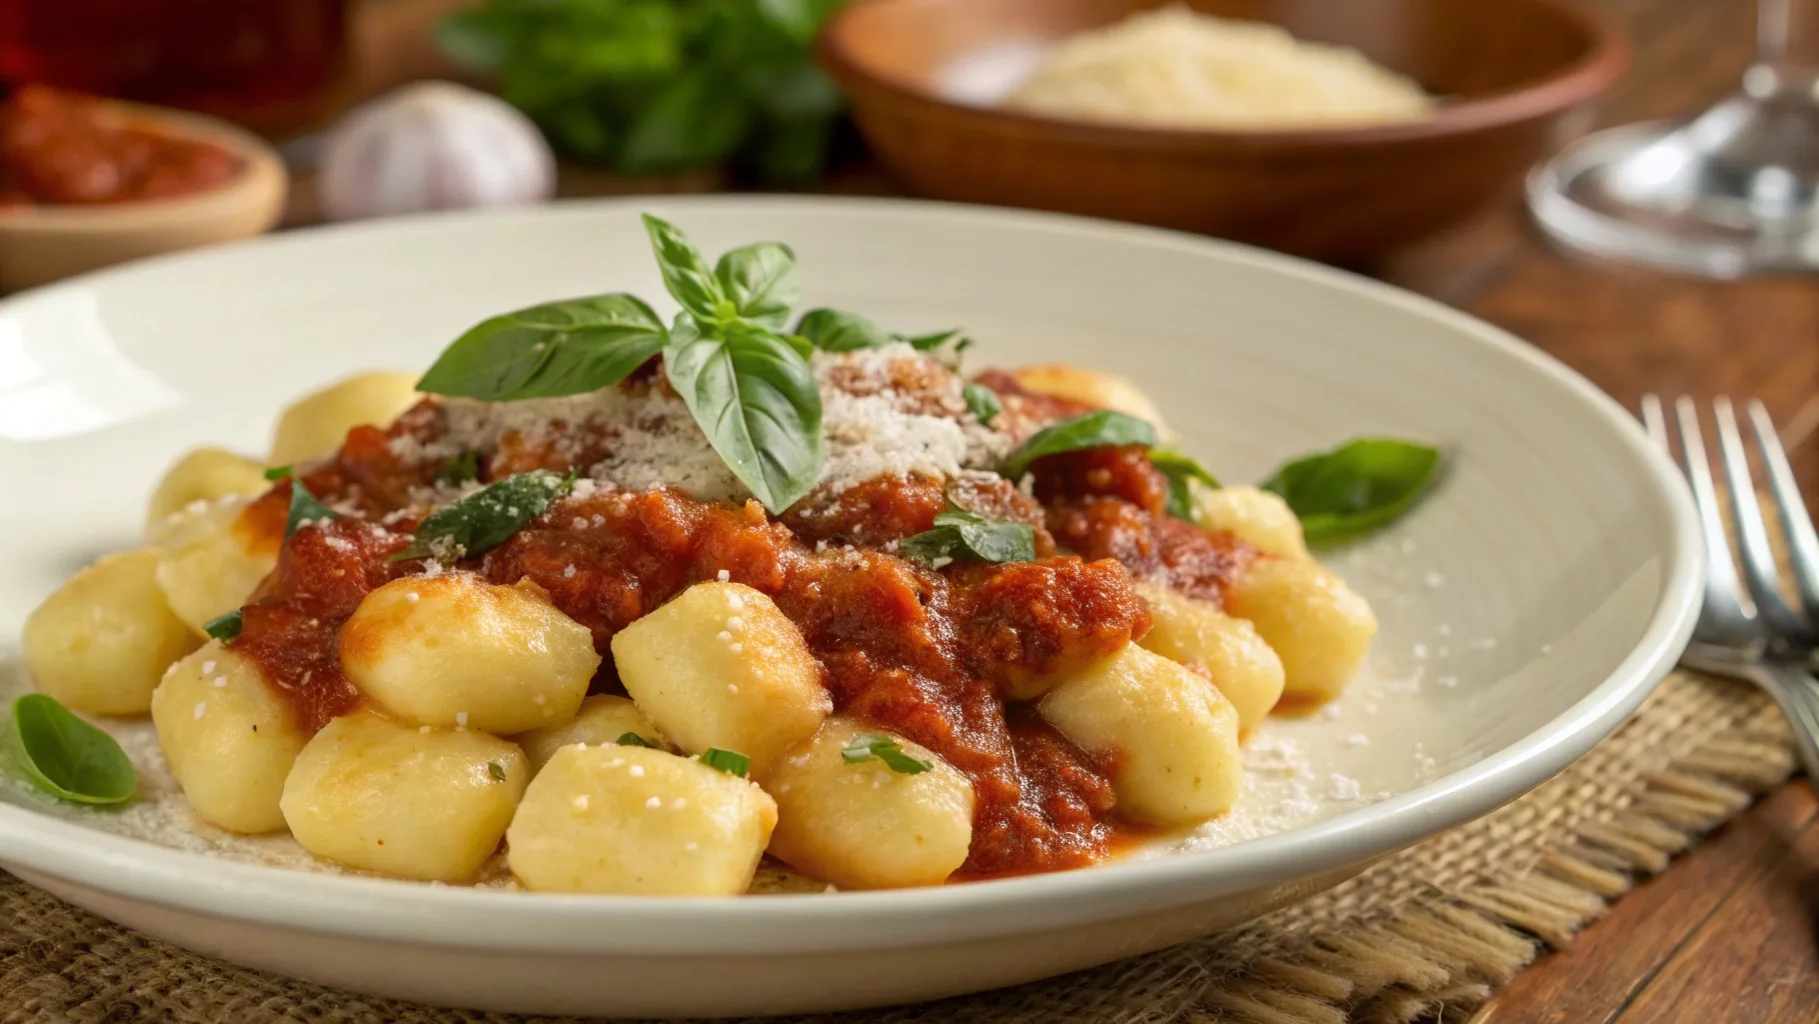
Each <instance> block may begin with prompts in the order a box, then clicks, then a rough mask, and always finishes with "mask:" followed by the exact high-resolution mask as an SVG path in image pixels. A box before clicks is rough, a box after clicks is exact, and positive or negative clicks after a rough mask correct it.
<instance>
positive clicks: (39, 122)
mask: <svg viewBox="0 0 1819 1024" xmlns="http://www.w3.org/2000/svg"><path fill="white" fill-rule="evenodd" d="M240 170H241V161H240V158H239V157H238V156H236V155H235V154H233V153H232V152H230V151H228V150H226V149H224V148H222V147H220V146H217V145H215V144H213V143H209V142H203V141H201V140H197V139H188V138H180V137H178V136H175V135H170V134H166V133H164V132H159V131H154V130H151V129H149V128H144V127H140V126H137V125H134V124H132V123H131V122H130V121H129V120H127V119H126V118H124V117H122V116H121V114H120V113H118V112H117V111H116V110H114V109H112V108H109V107H108V106H106V105H104V104H103V103H101V102H99V101H97V100H94V99H90V98H88V97H86V96H81V95H78V94H75V93H66V92H60V91H58V90H55V89H50V88H46V87H44V86H25V87H23V88H21V89H19V90H18V92H16V93H15V94H14V95H13V96H12V98H11V99H9V100H7V101H6V102H5V103H0V208H4V207H6V206H29V205H36V204H45V205H92V204H98V203H126V202H136V201H139V200H145V199H165V198H170V197H173V196H184V195H191V194H194V193H197V192H205V191H208V190H209V189H212V188H218V187H220V186H222V185H224V184H226V183H227V182H228V181H230V180H232V179H233V178H234V176H235V175H237V174H239V173H240Z"/></svg>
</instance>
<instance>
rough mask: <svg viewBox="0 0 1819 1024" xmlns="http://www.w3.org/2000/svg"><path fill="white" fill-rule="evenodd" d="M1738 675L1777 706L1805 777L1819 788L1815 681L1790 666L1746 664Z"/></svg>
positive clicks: (1818, 700) (1818, 704)
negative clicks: (1798, 750) (1790, 732)
mask: <svg viewBox="0 0 1819 1024" xmlns="http://www.w3.org/2000/svg"><path fill="white" fill-rule="evenodd" d="M1742 674H1745V675H1747V676H1749V678H1750V680H1751V681H1752V682H1754V683H1755V684H1756V685H1758V686H1760V687H1762V689H1763V690H1764V691H1766V692H1767V693H1768V695H1769V696H1770V697H1773V698H1774V699H1775V703H1777V704H1779V705H1781V712H1782V714H1784V715H1786V716H1787V723H1788V725H1789V726H1791V727H1793V730H1794V741H1795V743H1797V744H1798V745H1799V747H1800V761H1801V763H1802V764H1803V765H1805V767H1806V777H1807V778H1808V779H1810V780H1812V782H1813V784H1814V785H1819V679H1815V678H1814V677H1813V675H1812V673H1810V672H1807V671H1805V670H1803V669H1799V668H1795V667H1793V666H1791V665H1772V664H1760V665H1750V666H1748V667H1746V668H1744V669H1743V673H1742Z"/></svg>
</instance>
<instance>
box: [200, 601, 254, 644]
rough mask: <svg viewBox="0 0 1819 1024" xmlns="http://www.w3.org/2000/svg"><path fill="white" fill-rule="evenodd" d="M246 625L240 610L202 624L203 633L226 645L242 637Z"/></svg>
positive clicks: (218, 616)
mask: <svg viewBox="0 0 1819 1024" xmlns="http://www.w3.org/2000/svg"><path fill="white" fill-rule="evenodd" d="M243 625H244V622H243V616H242V615H241V613H240V609H238V608H236V609H234V610H233V611H231V612H228V613H227V614H226V615H217V616H215V617H214V618H212V619H210V620H208V621H207V622H204V623H203V624H202V631H203V632H204V633H207V634H208V635H209V636H212V637H214V638H215V639H216V640H219V641H221V642H222V643H226V642H228V641H229V640H232V639H233V638H235V637H237V636H239V635H240V629H241V627H242V626H243Z"/></svg>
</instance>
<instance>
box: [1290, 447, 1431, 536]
mask: <svg viewBox="0 0 1819 1024" xmlns="http://www.w3.org/2000/svg"><path fill="white" fill-rule="evenodd" d="M1439 468H1440V451H1439V449H1437V448H1434V447H1433V446H1431V445H1425V444H1421V443H1420V442H1417V441H1403V440H1398V439H1395V438H1387V437H1361V438H1357V439H1356V440H1353V441H1350V442H1348V443H1346V444H1344V445H1341V446H1340V447H1338V448H1335V449H1333V450H1332V451H1329V452H1321V453H1318V454H1315V455H1307V456H1303V457H1301V458H1299V459H1295V460H1293V461H1291V462H1289V463H1287V464H1286V465H1284V466H1283V467H1282V468H1281V469H1278V470H1276V472H1275V474H1274V475H1272V476H1271V477H1270V478H1269V479H1268V480H1265V481H1264V482H1263V485H1262V486H1263V488H1264V490H1268V491H1274V492H1275V493H1277V494H1279V495H1281V496H1282V498H1283V500H1285V501H1287V502H1288V506H1289V508H1291V509H1293V510H1294V511H1295V514H1296V515H1297V516H1299V517H1300V518H1301V531H1302V533H1303V534H1304V535H1305V536H1306V537H1307V541H1308V543H1309V544H1332V543H1335V542H1337V541H1342V540H1346V539H1349V538H1352V537H1356V536H1358V535H1360V534H1363V533H1367V532H1369V531H1371V530H1374V529H1376V528H1377V527H1379V526H1382V525H1384V524H1385V523H1388V522H1390V521H1391V520H1393V519H1395V518H1396V517H1398V516H1400V515H1402V513H1404V512H1406V511H1408V509H1409V507H1410V506H1411V505H1413V504H1414V503H1415V499H1417V498H1419V497H1420V496H1421V494H1422V492H1423V491H1425V490H1426V489H1427V486H1428V484H1429V483H1431V482H1432V481H1433V479H1434V476H1435V474H1436V473H1437V472H1438V470H1439Z"/></svg>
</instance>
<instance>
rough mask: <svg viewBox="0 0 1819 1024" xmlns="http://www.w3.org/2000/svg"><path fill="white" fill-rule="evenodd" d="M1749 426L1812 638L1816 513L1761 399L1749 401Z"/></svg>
mask: <svg viewBox="0 0 1819 1024" xmlns="http://www.w3.org/2000/svg"><path fill="white" fill-rule="evenodd" d="M1749 418H1750V426H1751V427H1753V428H1755V433H1756V444H1757V445H1758V446H1759V447H1760V448H1761V450H1762V464H1763V465H1764V466H1766V467H1768V480H1769V494H1770V495H1772V496H1773V497H1774V499H1775V509H1776V511H1778V512H1779V513H1780V514H1781V529H1782V532H1783V533H1785V534H1786V535H1787V560H1788V567H1789V568H1790V569H1792V570H1793V574H1794V587H1795V589H1796V590H1798V591H1799V593H1800V603H1801V605H1803V606H1804V607H1805V608H1806V621H1807V626H1808V634H1809V639H1810V638H1811V636H1810V635H1811V634H1812V633H1813V632H1814V631H1815V627H1819V536H1815V534H1814V531H1813V517H1812V515H1811V513H1809V512H1807V510H1806V502H1805V501H1804V500H1802V499H1801V497H1800V485H1799V484H1797V483H1795V482H1794V469H1793V467H1792V466H1790V465H1788V461H1787V451H1786V450H1785V449H1783V448H1782V447H1781V438H1780V436H1779V435H1777V434H1776V433H1775V423H1774V421H1773V420H1771V419H1769V415H1768V408H1767V407H1766V406H1764V405H1763V404H1762V402H1761V400H1760V399H1755V400H1752V401H1751V402H1750V404H1749Z"/></svg>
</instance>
